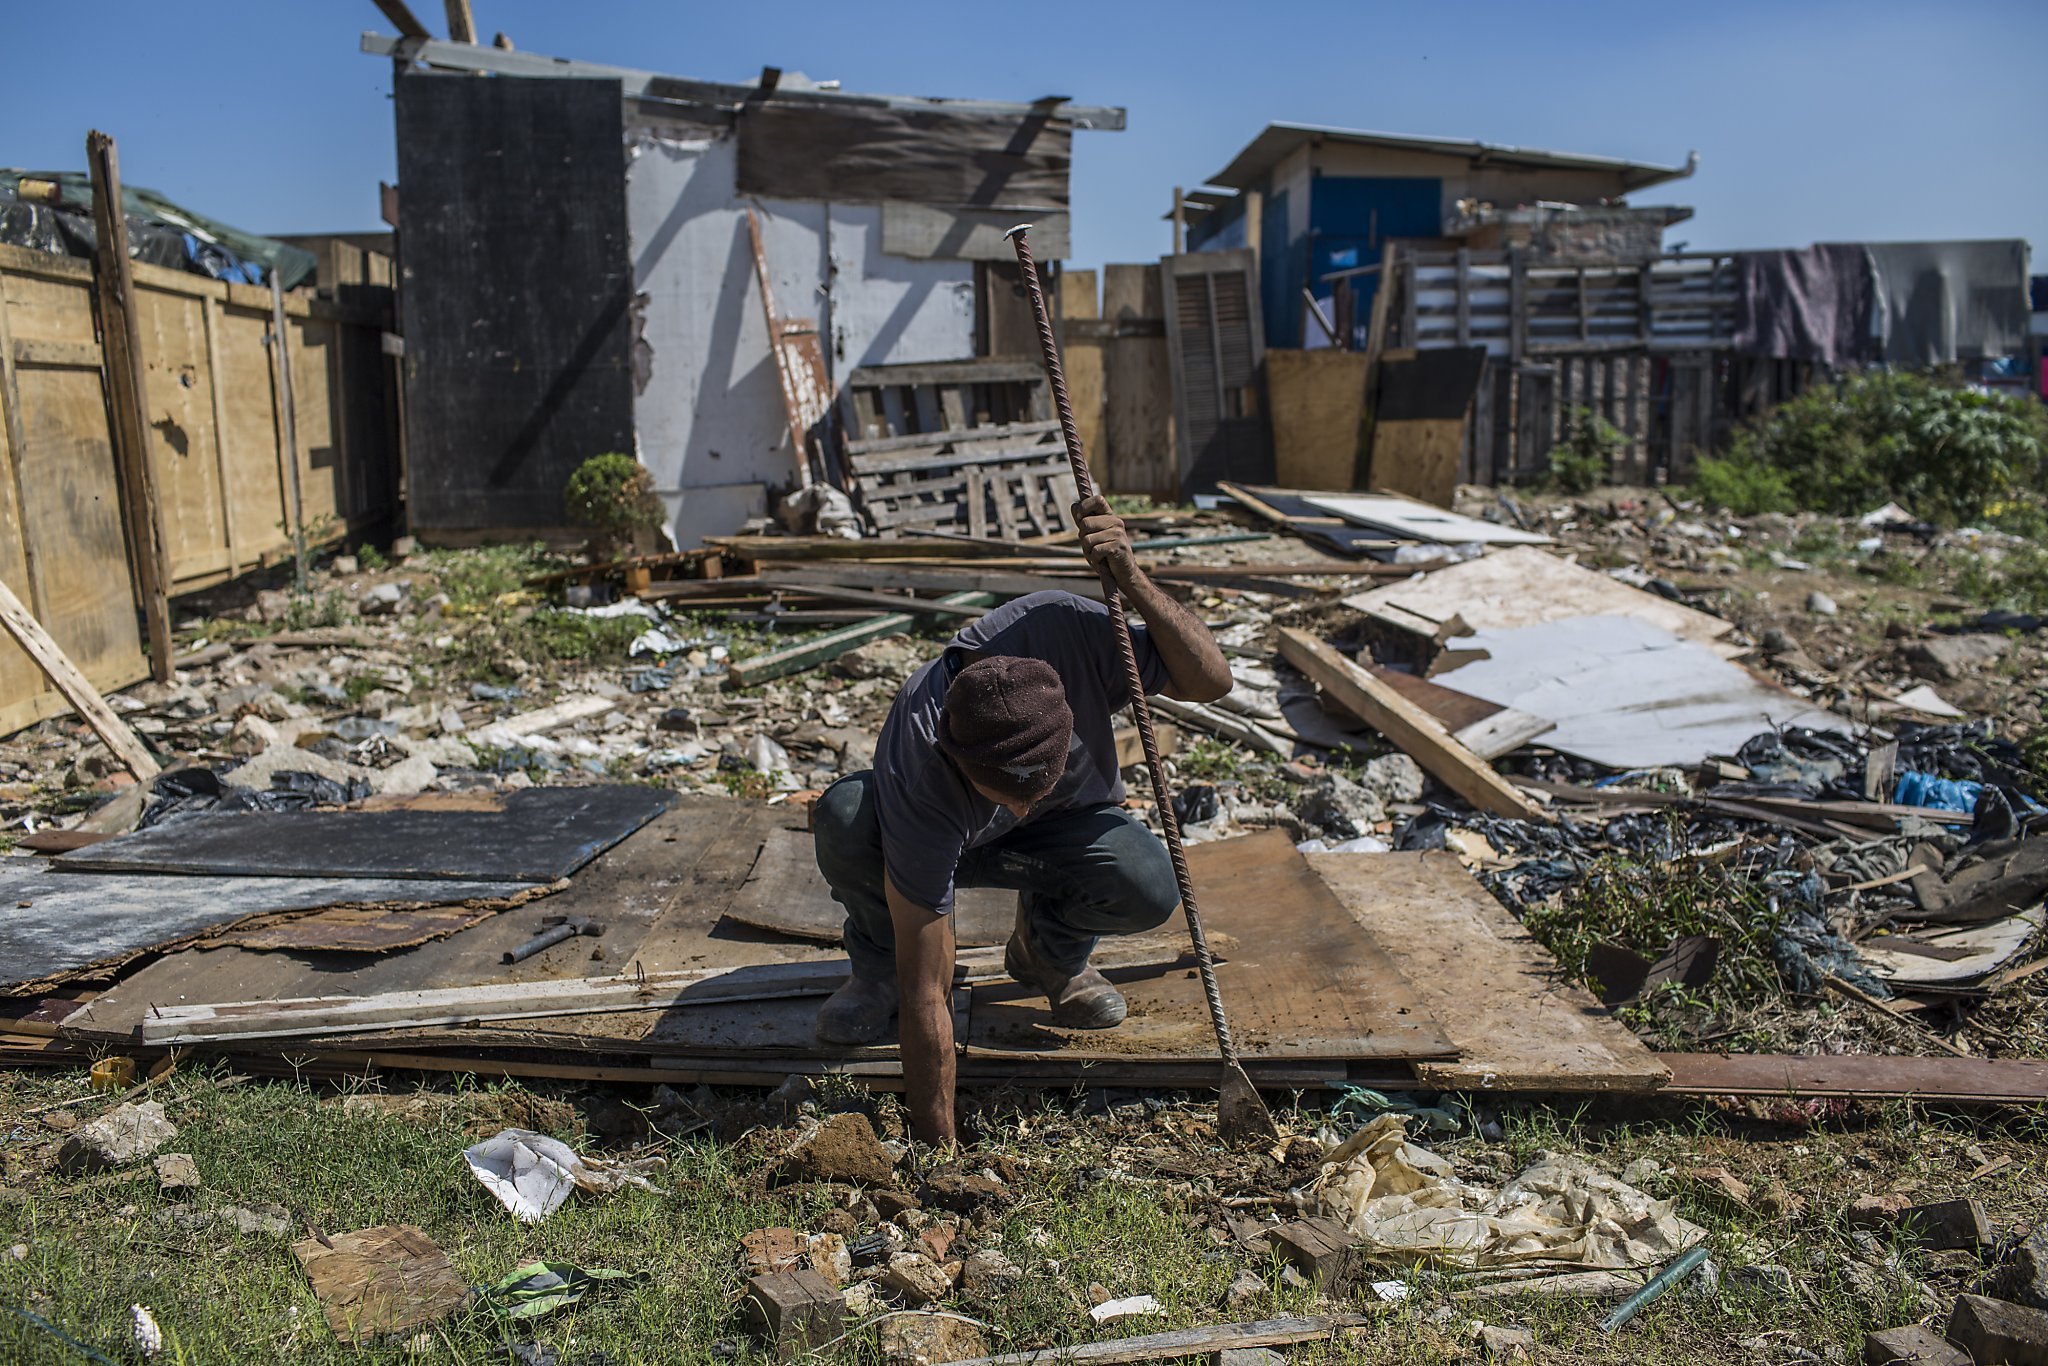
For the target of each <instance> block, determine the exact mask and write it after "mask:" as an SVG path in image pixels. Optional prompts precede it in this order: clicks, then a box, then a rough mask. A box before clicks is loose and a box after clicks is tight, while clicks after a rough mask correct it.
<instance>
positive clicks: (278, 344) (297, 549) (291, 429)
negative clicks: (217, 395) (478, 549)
mask: <svg viewBox="0 0 2048 1366" xmlns="http://www.w3.org/2000/svg"><path fill="white" fill-rule="evenodd" d="M451 2H452V0H451ZM270 338H271V346H272V348H273V350H274V352H275V355H276V357H277V371H276V374H277V421H278V438H277V458H278V462H279V464H280V465H282V466H283V468H284V471H285V487H286V488H287V489H288V490H289V491H290V495H291V501H290V503H289V507H290V509H291V525H290V528H289V534H290V536H291V542H292V563H293V568H294V570H295V572H296V574H297V581H298V583H299V584H300V586H301V587H303V586H304V585H305V582H306V498H305V488H304V484H303V481H302V480H301V479H300V477H299V421H298V397H297V395H296V394H295V393H294V392H293V389H292V346H291V329H290V328H289V327H288V326H287V325H286V323H285V314H284V290H283V289H282V288H281V287H280V286H279V285H278V281H277V276H276V274H275V273H273V274H272V275H271V277H270Z"/></svg>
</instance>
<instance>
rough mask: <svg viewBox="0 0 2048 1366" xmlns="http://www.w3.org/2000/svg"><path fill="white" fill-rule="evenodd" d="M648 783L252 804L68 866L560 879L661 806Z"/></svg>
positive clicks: (71, 860)
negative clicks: (322, 806) (428, 801)
mask: <svg viewBox="0 0 2048 1366" xmlns="http://www.w3.org/2000/svg"><path fill="white" fill-rule="evenodd" d="M672 800H673V794H672V793H668V792H664V791H661V790H660V789H657V788H649V787H624V786H606V787H549V788H533V789H530V790H528V791H524V792H515V793H513V794H512V795H511V796H510V797H508V798H507V799H506V801H505V804H504V809H503V810H502V811H446V810H417V809H415V810H391V809H381V810H363V811H249V812H239V813H236V814H233V815H222V816H215V815H203V816H194V817H191V818H190V819H187V820H182V821H176V822H171V823H167V824H164V825H159V826H155V827H153V828H151V829H148V830H138V831H136V832H135V833H134V834H132V835H123V836H121V837H120V838H118V839H111V840H107V841H105V842H104V843H101V844H95V845H92V846H91V847H89V848H86V849H80V850H78V851H76V852H75V853H71V854H66V855H64V856H63V857H62V858H61V859H59V860H58V861H57V863H56V867H57V869H58V870H59V871H62V872H70V871H75V870H82V869H97V870H101V871H110V872H140V873H151V872H154V873H213V874H222V875H241V876H261V875H275V876H284V877H322V876H324V877H405V878H450V879H463V880H476V879H493V880H505V881H522V882H553V881H554V880H555V879H557V878H563V877H567V876H569V874H571V873H573V872H575V871H576V870H577V869H578V868H581V867H582V866H583V865H584V864H586V863H588V862H589V861H590V860H591V859H593V858H595V857H596V856H597V855H598V854H599V853H601V852H602V851H604V850H606V849H609V848H610V847H611V846H612V845H614V844H617V843H618V842H619V841H620V840H622V839H624V838H625V837H626V836H627V835H629V834H631V833H632V832H633V831H635V830H637V829H639V828H640V827H641V826H643V825H645V824H646V823H647V822H648V821H650V820H652V819H653V818H654V817H655V816H657V815H658V814H660V813H661V812H662V811H663V810H664V809H666V807H667V806H668V804H669V803H670V802H671V801H672Z"/></svg>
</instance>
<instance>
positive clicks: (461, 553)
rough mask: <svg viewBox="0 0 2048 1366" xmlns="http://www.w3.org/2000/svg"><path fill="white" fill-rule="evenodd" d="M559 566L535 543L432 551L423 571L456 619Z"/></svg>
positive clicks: (556, 561) (543, 548)
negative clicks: (435, 582)
mask: <svg viewBox="0 0 2048 1366" xmlns="http://www.w3.org/2000/svg"><path fill="white" fill-rule="evenodd" d="M559 564H560V561H559V560H558V559H557V558H556V557H555V556H553V555H550V554H549V553H548V549H547V547H546V546H544V545H542V544H541V543H540V542H538V541H534V542H531V543H529V544H526V545H492V546H481V547H478V548H476V549H474V550H435V551H431V552H429V553H428V555H427V556H426V567H427V568H428V569H430V570H432V571H433V574H434V577H435V578H436V579H438V580H439V581H440V584H441V591H442V592H443V593H446V594H447V595H448V605H449V608H450V610H451V611H453V612H454V613H455V614H456V615H458V616H459V615H463V614H466V613H471V612H478V611H482V610H483V609H484V608H486V607H489V606H491V605H492V604H493V603H494V602H496V601H497V600H498V599H499V598H501V597H503V596H504V595H505V594H507V593H513V592H517V591H518V590H519V589H520V588H521V587H523V586H524V585H525V583H526V581H527V580H528V579H530V578H532V577H533V576H534V575H536V574H541V573H545V572H547V571H548V570H550V569H553V568H556V567H557V566H558V565H559Z"/></svg>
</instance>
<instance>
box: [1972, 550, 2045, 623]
mask: <svg viewBox="0 0 2048 1366" xmlns="http://www.w3.org/2000/svg"><path fill="white" fill-rule="evenodd" d="M1956 591H1957V592H1958V593H1960V594H1961V595H1962V596H1963V597H1966V598H1968V599H1970V600H1971V601H1972V602H1981V603H1983V604H1984V605H1985V606H1986V607H2001V608H2005V609H2006V610H2008V611H2013V612H2033V613H2036V614H2048V550H2044V549H2042V548H2041V547H2040V546H2036V545H2017V546H2013V547H2012V548H2010V549H2008V550H2006V551H2004V552H2002V553H1980V554H1976V555H1972V556H1970V557H1969V558H1968V559H1967V560H1965V561H1964V563H1963V568H1962V572H1961V573H1960V574H1958V575H1957V577H1956Z"/></svg>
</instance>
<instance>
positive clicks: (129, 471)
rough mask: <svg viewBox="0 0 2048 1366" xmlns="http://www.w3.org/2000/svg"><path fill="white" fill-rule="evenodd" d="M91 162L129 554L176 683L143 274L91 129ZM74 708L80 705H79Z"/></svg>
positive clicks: (165, 672) (147, 620)
mask: <svg viewBox="0 0 2048 1366" xmlns="http://www.w3.org/2000/svg"><path fill="white" fill-rule="evenodd" d="M85 159H86V163H87V165H88V166H89V167H90V168H91V170H92V220H93V231H94V233H95V234H96V237H97V241H98V247H97V250H96V251H95V253H94V266H95V269H94V272H93V274H94V277H95V283H96V285H97V289H98V294H99V303H100V333H101V345H102V347H103V349H104V350H105V352H106V358H107V367H106V375H107V399H108V408H109V409H110V416H111V418H112V421H111V422H110V423H109V424H108V426H109V427H110V428H111V431H112V435H113V438H114V452H115V457H116V459H117V461H118V463H119V465H120V470H121V504H122V510H123V512H124V513H125V514H126V515H125V517H124V519H123V520H125V521H126V523H127V526H128V559H129V565H130V568H131V569H132V571H133V573H134V575H135V588H136V596H138V597H139V598H141V599H142V617H143V623H144V626H145V629H146V634H147V637H148V640H149V672H150V676H151V677H152V678H154V679H155V680H156V681H157V682H159V683H168V682H170V681H171V602H170V597H169V590H168V585H169V583H170V579H171V571H170V555H169V554H168V553H167V552H166V549H165V544H164V525H163V514H162V509H161V508H160V507H159V506H158V504H157V490H156V471H155V469H154V468H153V467H152V466H151V464H150V459H149V419H148V416H147V414H146V412H145V410H144V407H143V404H144V401H145V395H146V394H147V393H148V392H149V391H148V386H147V382H146V380H145V378H144V375H143V370H142V325H141V322H140V321H139V320H138V319H137V318H136V316H135V272H134V270H133V268H132V267H131V265H130V264H129V261H128V220H127V216H126V214H125V213H124V212H123V210H122V207H121V165H120V158H119V156H118V155H117V154H116V152H115V150H114V140H113V139H112V138H110V137H108V136H107V135H106V134H105V133H101V132H98V131H94V132H91V133H88V134H86V138H85ZM72 705H74V706H76V705H77V703H76V702H74V703H73V704H72Z"/></svg>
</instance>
